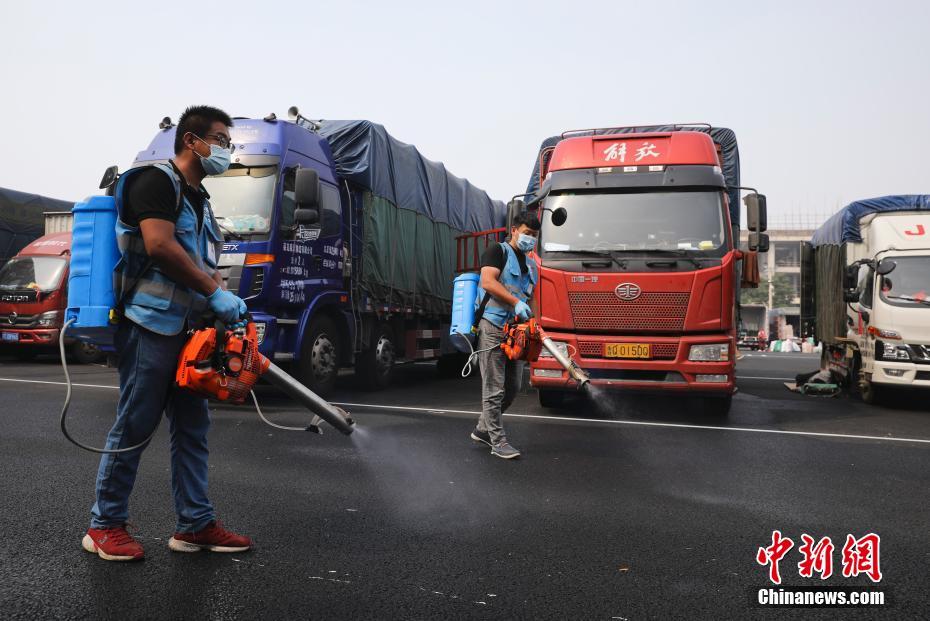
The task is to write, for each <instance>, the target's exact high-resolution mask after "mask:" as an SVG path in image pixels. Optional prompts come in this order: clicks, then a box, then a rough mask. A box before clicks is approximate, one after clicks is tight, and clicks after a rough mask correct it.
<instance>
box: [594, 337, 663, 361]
mask: <svg viewBox="0 0 930 621" xmlns="http://www.w3.org/2000/svg"><path fill="white" fill-rule="evenodd" d="M637 342H639V341H637ZM649 345H650V347H651V349H652V357H650V358H649V360H674V359H675V357H676V356H677V355H678V343H649ZM578 353H579V354H581V357H582V358H603V357H604V343H603V342H601V341H578Z"/></svg>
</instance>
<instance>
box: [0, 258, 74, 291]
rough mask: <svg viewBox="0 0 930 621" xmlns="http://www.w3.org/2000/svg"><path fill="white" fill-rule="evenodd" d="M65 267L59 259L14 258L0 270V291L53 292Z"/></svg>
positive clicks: (59, 282) (59, 283)
mask: <svg viewBox="0 0 930 621" xmlns="http://www.w3.org/2000/svg"><path fill="white" fill-rule="evenodd" d="M66 265H67V263H66V262H65V260H64V259H62V258H61V257H14V258H13V259H10V261H9V262H8V263H7V264H6V265H4V266H3V267H2V268H0V290H4V291H12V290H15V289H32V290H33V291H54V290H55V289H57V288H58V287H59V286H60V285H61V274H62V272H64V271H65V266H66Z"/></svg>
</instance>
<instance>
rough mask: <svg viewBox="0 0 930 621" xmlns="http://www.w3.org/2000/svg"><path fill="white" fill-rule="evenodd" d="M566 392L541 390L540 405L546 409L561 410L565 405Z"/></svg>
mask: <svg viewBox="0 0 930 621" xmlns="http://www.w3.org/2000/svg"><path fill="white" fill-rule="evenodd" d="M565 394H566V393H565V391H564V390H543V389H540V390H539V405H541V406H543V407H544V408H561V407H562V406H564V405H565Z"/></svg>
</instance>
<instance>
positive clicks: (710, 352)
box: [688, 343, 730, 362]
mask: <svg viewBox="0 0 930 621" xmlns="http://www.w3.org/2000/svg"><path fill="white" fill-rule="evenodd" d="M729 359H730V344H729V343H712V344H710V345H692V346H691V350H690V351H689V352H688V360H690V361H692V362H726V361H727V360H729Z"/></svg>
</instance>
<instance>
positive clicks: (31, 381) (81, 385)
mask: <svg viewBox="0 0 930 621" xmlns="http://www.w3.org/2000/svg"><path fill="white" fill-rule="evenodd" d="M0 382H22V383H24V384H53V385H55V386H67V384H65V383H64V382H49V381H43V380H27V379H19V378H12V377H0ZM71 385H72V386H80V387H81V388H112V389H113V390H119V386H105V385H103V384H78V383H77V382H71Z"/></svg>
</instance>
